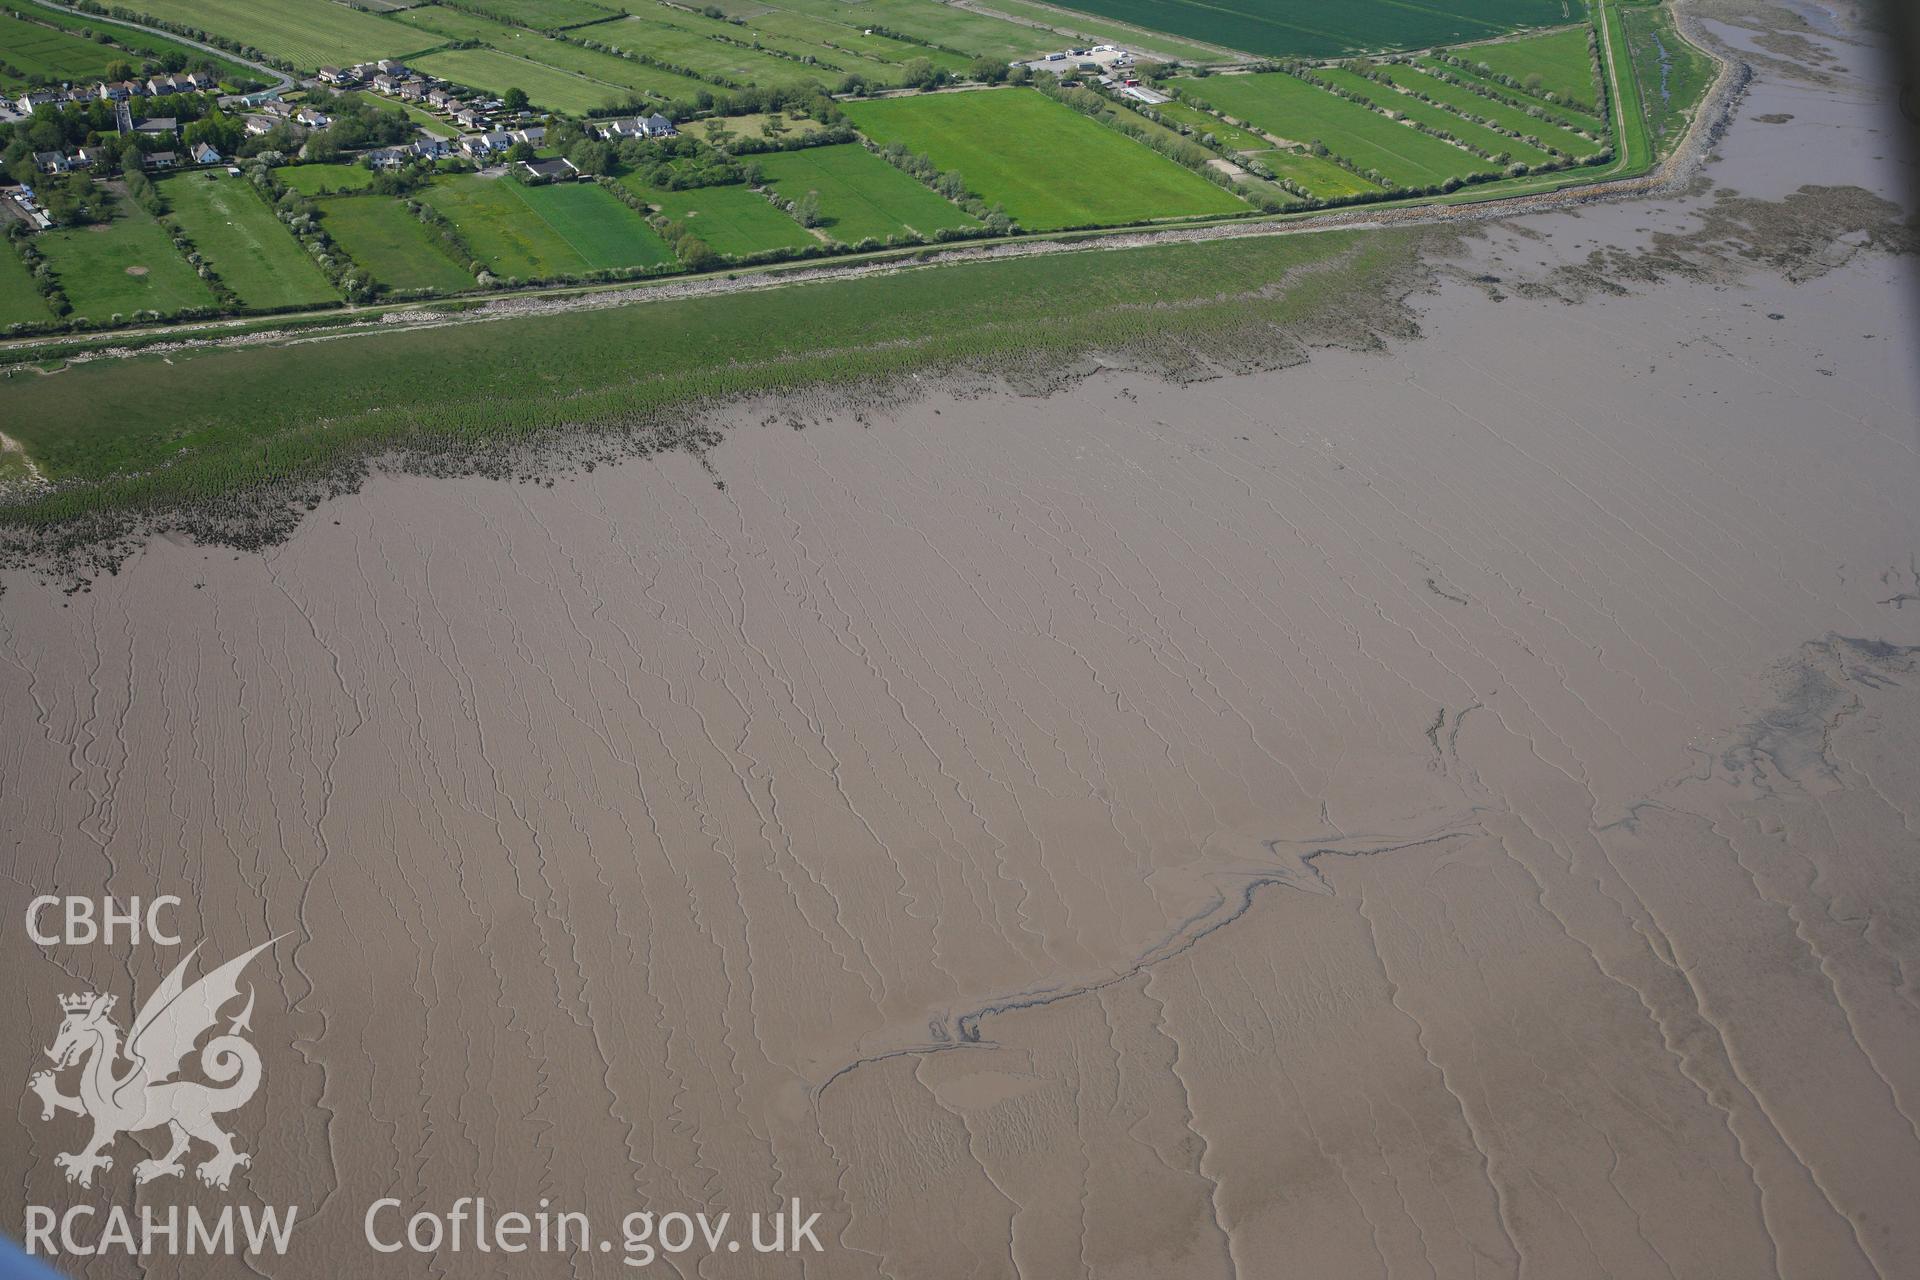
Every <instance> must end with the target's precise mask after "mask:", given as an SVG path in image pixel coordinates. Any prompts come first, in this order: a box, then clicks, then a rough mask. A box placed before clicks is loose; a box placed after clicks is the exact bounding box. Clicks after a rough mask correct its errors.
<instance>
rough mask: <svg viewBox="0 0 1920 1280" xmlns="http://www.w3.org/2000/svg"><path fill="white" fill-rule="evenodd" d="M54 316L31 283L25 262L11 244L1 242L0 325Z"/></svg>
mask: <svg viewBox="0 0 1920 1280" xmlns="http://www.w3.org/2000/svg"><path fill="white" fill-rule="evenodd" d="M51 319H53V313H52V312H51V311H49V310H47V304H46V300H45V299H43V298H42V297H41V296H40V290H38V289H37V288H35V287H34V284H33V276H32V274H31V273H30V272H28V270H27V264H26V263H24V262H22V261H20V255H19V254H17V253H15V252H14V251H13V246H11V245H0V326H5V325H10V324H30V323H38V322H42V321H46V320H51Z"/></svg>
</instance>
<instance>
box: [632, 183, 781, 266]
mask: <svg viewBox="0 0 1920 1280" xmlns="http://www.w3.org/2000/svg"><path fill="white" fill-rule="evenodd" d="M624 182H625V185H626V186H627V187H628V189H629V190H631V191H632V192H633V193H634V194H635V195H637V196H639V197H640V198H641V199H642V200H645V201H646V202H647V203H648V204H651V205H653V206H655V207H656V208H658V209H659V210H660V212H661V213H662V214H664V215H665V216H667V217H668V218H671V219H672V220H673V221H675V222H684V223H686V225H687V227H688V228H689V229H690V230H691V231H692V232H693V234H694V235H696V236H699V237H700V239H701V240H703V241H705V242H706V245H707V247H708V248H710V249H712V250H713V251H714V252H715V253H726V254H733V255H735V256H738V257H745V256H747V255H748V254H754V253H761V252H764V251H766V250H768V249H804V248H805V247H806V246H808V245H810V244H817V243H818V241H817V240H815V239H814V237H813V235H812V234H811V233H810V232H808V230H807V229H806V228H805V227H803V226H801V225H800V224H799V223H797V222H795V221H794V220H793V219H792V218H789V217H788V216H787V215H786V214H784V213H782V212H781V211H780V210H778V209H776V208H774V207H773V205H772V203H771V202H769V201H768V200H767V198H766V197H765V196H763V195H761V194H760V193H759V192H758V191H755V190H753V189H751V188H750V187H745V186H741V185H739V184H732V185H728V186H724V187H692V188H689V189H687V190H685V191H664V190H661V189H659V188H656V187H649V186H647V185H645V184H644V183H642V182H640V181H639V179H638V176H637V175H628V177H627V178H626V179H624Z"/></svg>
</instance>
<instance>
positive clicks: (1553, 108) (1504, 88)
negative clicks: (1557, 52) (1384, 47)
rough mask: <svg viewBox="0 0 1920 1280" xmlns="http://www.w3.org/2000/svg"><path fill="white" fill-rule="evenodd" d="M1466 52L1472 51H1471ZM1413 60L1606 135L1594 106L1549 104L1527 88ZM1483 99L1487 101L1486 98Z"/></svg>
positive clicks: (1562, 102) (1423, 58)
mask: <svg viewBox="0 0 1920 1280" xmlns="http://www.w3.org/2000/svg"><path fill="white" fill-rule="evenodd" d="M1466 52H1471V50H1468V51H1466ZM1414 61H1415V62H1416V63H1417V64H1418V65H1419V66H1420V68H1421V69H1422V70H1423V71H1429V72H1433V73H1435V74H1439V73H1445V74H1447V75H1450V76H1454V77H1456V78H1458V79H1460V80H1464V81H1466V82H1468V83H1469V84H1477V85H1481V86H1483V87H1485V88H1487V89H1491V90H1492V91H1493V92H1495V93H1498V94H1503V95H1505V96H1506V97H1508V98H1511V99H1512V100H1514V101H1515V102H1518V103H1520V105H1521V106H1523V107H1527V106H1538V107H1540V108H1541V109H1542V110H1544V111H1546V112H1547V113H1548V114H1549V115H1550V116H1552V117H1553V118H1554V119H1556V120H1563V121H1565V122H1566V123H1568V124H1572V125H1577V126H1578V127H1580V128H1582V129H1588V130H1591V131H1593V132H1595V133H1599V134H1605V133H1606V132H1607V122H1606V121H1605V120H1604V119H1603V118H1602V117H1601V114H1600V112H1599V110H1598V109H1597V108H1595V107H1593V106H1589V105H1579V106H1576V105H1574V104H1572V103H1570V102H1568V101H1567V100H1566V99H1565V98H1562V99H1560V101H1558V102H1548V101H1547V100H1546V99H1545V98H1544V97H1536V96H1535V95H1533V94H1530V93H1528V92H1526V91H1525V90H1524V89H1516V88H1514V87H1513V86H1512V85H1505V84H1501V83H1499V82H1498V81H1496V80H1492V79H1489V78H1488V77H1486V76H1483V75H1480V74H1479V73H1478V72H1476V71H1473V70H1470V69H1467V68H1463V67H1455V66H1450V65H1448V64H1447V63H1444V62H1441V61H1440V60H1439V59H1438V58H1434V57H1431V56H1429V55H1426V54H1422V55H1421V56H1420V57H1418V58H1416V59H1415V60H1414ZM1545 92H1546V91H1545V90H1544V89H1542V90H1541V93H1543V94H1544V93H1545ZM1474 96H1476V97H1478V96H1479V95H1477V94H1476V95H1474ZM1481 100H1482V101H1485V99H1481Z"/></svg>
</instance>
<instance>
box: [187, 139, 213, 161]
mask: <svg viewBox="0 0 1920 1280" xmlns="http://www.w3.org/2000/svg"><path fill="white" fill-rule="evenodd" d="M188 154H189V155H191V156H192V157H193V162H194V163H195V164H219V163H220V152H219V151H218V150H217V149H215V148H214V147H213V145H212V144H210V143H206V142H203V143H201V144H200V145H199V146H197V147H194V148H193V149H192V150H191V151H190V152H189V153H188Z"/></svg>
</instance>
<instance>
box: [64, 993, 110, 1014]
mask: <svg viewBox="0 0 1920 1280" xmlns="http://www.w3.org/2000/svg"><path fill="white" fill-rule="evenodd" d="M95 1005H99V1006H100V1008H101V1009H102V1010H103V1011H104V1010H106V1009H111V1008H112V1007H113V997H112V996H102V995H99V994H98V993H96V992H92V991H79V992H75V993H74V994H73V995H70V996H61V997H60V1008H61V1009H63V1010H64V1011H66V1012H67V1013H85V1012H86V1011H87V1010H89V1009H91V1008H93V1007H94V1006H95Z"/></svg>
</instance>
